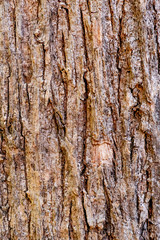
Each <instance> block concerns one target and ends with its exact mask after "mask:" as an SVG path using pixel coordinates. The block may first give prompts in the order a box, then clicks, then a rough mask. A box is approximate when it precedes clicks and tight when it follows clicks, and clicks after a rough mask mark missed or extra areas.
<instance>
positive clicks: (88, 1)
mask: <svg viewBox="0 0 160 240" xmlns="http://www.w3.org/2000/svg"><path fill="white" fill-rule="evenodd" d="M86 3H87V7H88V11H89V14H90V12H91V11H90V0H86Z"/></svg>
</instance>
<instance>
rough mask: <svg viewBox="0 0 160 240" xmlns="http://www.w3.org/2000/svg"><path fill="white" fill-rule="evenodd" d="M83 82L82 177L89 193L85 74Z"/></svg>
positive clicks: (86, 86) (87, 90)
mask: <svg viewBox="0 0 160 240" xmlns="http://www.w3.org/2000/svg"><path fill="white" fill-rule="evenodd" d="M83 81H84V84H85V96H84V129H83V152H82V163H83V169H82V171H81V173H80V175H81V176H83V177H84V188H85V190H86V192H87V181H88V177H87V174H86V170H87V163H86V148H87V115H88V110H87V105H88V94H89V89H88V83H87V79H86V77H85V73H84V74H83Z"/></svg>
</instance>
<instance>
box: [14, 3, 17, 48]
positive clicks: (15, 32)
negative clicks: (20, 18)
mask: <svg viewBox="0 0 160 240" xmlns="http://www.w3.org/2000/svg"><path fill="white" fill-rule="evenodd" d="M13 24H14V25H13V29H14V41H15V51H16V50H17V23H16V8H15V6H14V8H13Z"/></svg>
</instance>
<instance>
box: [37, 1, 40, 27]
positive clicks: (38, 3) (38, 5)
mask: <svg viewBox="0 0 160 240" xmlns="http://www.w3.org/2000/svg"><path fill="white" fill-rule="evenodd" d="M40 5H41V0H37V24H38V22H39V8H40Z"/></svg>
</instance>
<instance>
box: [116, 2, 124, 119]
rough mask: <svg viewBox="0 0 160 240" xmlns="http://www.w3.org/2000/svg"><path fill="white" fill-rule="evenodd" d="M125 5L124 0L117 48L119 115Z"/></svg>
mask: <svg viewBox="0 0 160 240" xmlns="http://www.w3.org/2000/svg"><path fill="white" fill-rule="evenodd" d="M124 6H125V0H123V5H122V17H121V18H120V19H119V33H118V38H119V47H118V49H117V56H116V63H117V69H118V106H119V116H120V114H121V99H120V98H121V96H120V91H121V74H122V69H121V68H120V67H119V63H120V51H121V49H122V44H123V39H122V36H121V35H122V30H123V18H124V16H125V11H124Z"/></svg>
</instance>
